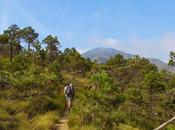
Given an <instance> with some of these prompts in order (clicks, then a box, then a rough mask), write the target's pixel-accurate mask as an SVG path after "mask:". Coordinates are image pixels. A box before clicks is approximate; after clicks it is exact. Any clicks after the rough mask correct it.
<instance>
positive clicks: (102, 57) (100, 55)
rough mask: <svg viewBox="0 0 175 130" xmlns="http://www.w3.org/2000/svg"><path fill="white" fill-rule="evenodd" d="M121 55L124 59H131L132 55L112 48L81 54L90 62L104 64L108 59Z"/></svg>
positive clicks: (96, 49) (97, 49)
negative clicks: (95, 61)
mask: <svg viewBox="0 0 175 130" xmlns="http://www.w3.org/2000/svg"><path fill="white" fill-rule="evenodd" d="M116 54H121V55H123V56H124V57H125V58H132V57H133V55H131V54H128V53H125V52H122V51H119V50H115V49H113V48H95V49H92V50H89V51H87V52H85V53H83V54H82V56H83V57H85V58H90V59H91V60H92V61H94V60H97V62H98V63H105V62H106V61H107V60H108V59H109V58H111V57H113V56H115V55H116Z"/></svg>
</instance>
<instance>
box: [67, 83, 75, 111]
mask: <svg viewBox="0 0 175 130" xmlns="http://www.w3.org/2000/svg"><path fill="white" fill-rule="evenodd" d="M64 94H65V97H66V105H67V109H68V110H70V108H71V106H72V101H73V99H74V96H75V90H74V87H73V85H72V83H70V84H69V85H67V86H65V87H64Z"/></svg>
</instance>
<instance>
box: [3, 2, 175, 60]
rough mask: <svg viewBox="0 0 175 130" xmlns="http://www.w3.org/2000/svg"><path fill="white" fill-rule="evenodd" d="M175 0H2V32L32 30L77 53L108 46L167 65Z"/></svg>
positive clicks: (173, 44) (174, 33)
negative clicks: (15, 28) (53, 37)
mask: <svg viewBox="0 0 175 130" xmlns="http://www.w3.org/2000/svg"><path fill="white" fill-rule="evenodd" d="M174 6H175V1H174V0H86V1H85V0H0V32H2V31H3V30H4V29H5V28H7V27H8V26H9V25H11V24H14V23H15V24H17V25H19V26H20V27H21V28H22V27H25V26H29V25H30V26H32V27H33V28H34V29H35V30H36V31H37V32H39V33H40V39H42V38H44V37H45V36H47V35H49V34H52V35H56V36H58V38H59V40H60V42H61V45H62V46H63V48H66V47H76V48H77V49H78V50H79V51H80V52H84V51H86V50H88V49H92V48H96V47H109V48H115V49H119V50H122V51H125V52H128V53H132V54H139V55H141V56H145V57H154V58H159V59H161V60H163V61H168V58H169V52H170V51H171V50H175V14H174V12H175V8H174Z"/></svg>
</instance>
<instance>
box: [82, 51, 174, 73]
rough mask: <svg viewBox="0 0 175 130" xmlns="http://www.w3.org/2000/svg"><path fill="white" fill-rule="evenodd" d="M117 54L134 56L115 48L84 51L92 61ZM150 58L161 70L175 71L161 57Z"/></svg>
mask: <svg viewBox="0 0 175 130" xmlns="http://www.w3.org/2000/svg"><path fill="white" fill-rule="evenodd" d="M116 54H121V55H123V56H124V57H125V58H132V57H134V55H133V54H128V53H126V52H122V51H120V50H116V49H113V48H95V49H92V50H89V51H87V52H85V53H83V54H82V56H83V57H85V58H90V59H91V60H92V61H94V60H97V61H98V63H105V62H106V61H107V60H108V59H109V58H111V57H113V56H115V55H116ZM148 60H149V61H150V62H151V63H153V64H155V65H156V66H157V67H158V68H159V69H160V70H163V69H165V70H167V71H171V72H175V67H173V66H169V65H168V64H167V63H165V62H163V61H161V60H159V59H156V58H148Z"/></svg>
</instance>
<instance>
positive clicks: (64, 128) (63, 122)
mask: <svg viewBox="0 0 175 130" xmlns="http://www.w3.org/2000/svg"><path fill="white" fill-rule="evenodd" d="M68 115H69V112H68V111H65V112H64V113H63V116H62V117H61V119H60V121H59V123H58V124H57V130H69V127H68V121H69V118H68Z"/></svg>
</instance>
